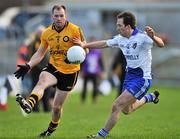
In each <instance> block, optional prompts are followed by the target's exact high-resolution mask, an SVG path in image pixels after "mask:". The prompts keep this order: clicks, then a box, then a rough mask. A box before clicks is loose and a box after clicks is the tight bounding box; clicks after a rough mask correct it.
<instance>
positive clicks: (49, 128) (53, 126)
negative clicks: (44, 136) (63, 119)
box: [48, 121, 59, 133]
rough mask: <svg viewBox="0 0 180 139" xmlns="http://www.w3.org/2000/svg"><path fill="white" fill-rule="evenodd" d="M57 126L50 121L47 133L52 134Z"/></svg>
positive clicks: (56, 123)
mask: <svg viewBox="0 0 180 139" xmlns="http://www.w3.org/2000/svg"><path fill="white" fill-rule="evenodd" d="M58 124H59V122H53V121H51V122H50V123H49V127H48V131H49V132H50V133H52V132H54V131H55V130H56V128H57V126H58Z"/></svg>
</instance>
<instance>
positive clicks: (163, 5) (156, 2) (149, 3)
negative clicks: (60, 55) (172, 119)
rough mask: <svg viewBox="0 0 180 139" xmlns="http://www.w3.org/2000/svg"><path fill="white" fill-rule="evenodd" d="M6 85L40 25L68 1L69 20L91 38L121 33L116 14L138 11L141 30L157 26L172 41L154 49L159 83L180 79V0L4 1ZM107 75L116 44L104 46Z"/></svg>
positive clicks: (0, 72) (1, 75)
mask: <svg viewBox="0 0 180 139" xmlns="http://www.w3.org/2000/svg"><path fill="white" fill-rule="evenodd" d="M0 1H1V3H3V4H1V5H0V65H1V68H0V85H2V84H3V82H4V79H5V77H6V76H7V75H10V74H12V73H13V72H14V71H15V70H16V64H17V59H18V51H19V49H20V47H22V45H23V44H25V39H26V38H27V37H28V36H30V35H31V34H32V33H33V32H34V31H36V29H37V28H38V27H39V25H43V26H48V25H49V24H50V23H51V8H52V6H53V5H54V4H56V3H62V4H65V5H66V6H67V9H68V20H69V21H71V22H73V23H75V24H77V25H79V26H81V27H82V29H83V30H84V34H85V37H86V38H87V40H88V38H89V37H92V36H93V37H95V38H96V39H104V38H111V37H112V36H114V35H116V34H117V32H116V15H117V14H118V13H119V12H121V11H124V10H126V11H132V12H134V13H135V14H136V16H137V19H138V23H137V26H138V28H140V29H142V30H143V29H144V27H145V25H150V26H152V27H153V28H154V29H155V31H156V32H157V35H158V36H160V37H161V38H162V39H163V40H164V42H165V43H166V48H163V49H160V48H157V47H154V48H153V52H152V53H153V65H152V66H153V72H154V75H155V76H154V81H155V83H156V84H160V85H167V86H178V85H179V83H180V72H179V69H180V39H179V38H180V36H179V34H180V28H179V23H180V1H179V0H170V1H169V0H131V1H125V0H58V1H56V0H38V1H37V0H6V1H4V0H0ZM102 53H103V60H104V64H105V71H106V74H107V75H106V76H108V74H109V73H110V72H111V68H110V67H111V64H112V60H113V58H114V57H113V56H114V55H115V54H116V50H115V49H113V50H112V49H111V50H110V49H105V50H103V51H102Z"/></svg>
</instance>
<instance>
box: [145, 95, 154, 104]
mask: <svg viewBox="0 0 180 139" xmlns="http://www.w3.org/2000/svg"><path fill="white" fill-rule="evenodd" d="M144 98H145V102H146V103H149V102H153V101H154V99H155V95H154V94H153V93H150V94H147V95H145V96H144Z"/></svg>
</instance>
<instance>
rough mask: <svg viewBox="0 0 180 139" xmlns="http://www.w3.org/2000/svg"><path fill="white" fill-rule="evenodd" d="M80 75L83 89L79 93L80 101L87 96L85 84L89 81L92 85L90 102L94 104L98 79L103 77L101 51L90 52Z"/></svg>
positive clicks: (91, 38)
mask: <svg viewBox="0 0 180 139" xmlns="http://www.w3.org/2000/svg"><path fill="white" fill-rule="evenodd" d="M94 40H95V38H94V37H90V41H94ZM81 75H82V78H83V89H82V92H81V101H82V103H84V102H85V100H86V96H87V83H88V82H89V81H91V82H92V84H93V93H92V100H93V103H96V100H97V95H98V92H99V90H98V85H99V84H98V79H99V77H100V79H102V78H103V77H104V65H103V60H102V53H101V50H98V49H94V50H90V51H89V53H88V54H87V56H86V59H85V61H84V62H83V64H82V70H81Z"/></svg>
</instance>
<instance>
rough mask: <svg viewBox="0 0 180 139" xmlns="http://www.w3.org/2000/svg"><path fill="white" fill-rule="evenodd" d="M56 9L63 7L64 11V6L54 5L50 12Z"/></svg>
mask: <svg viewBox="0 0 180 139" xmlns="http://www.w3.org/2000/svg"><path fill="white" fill-rule="evenodd" d="M55 9H57V10H60V9H64V11H65V12H66V7H65V6H64V5H60V4H58V5H54V6H53V8H52V13H54V10H55Z"/></svg>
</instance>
